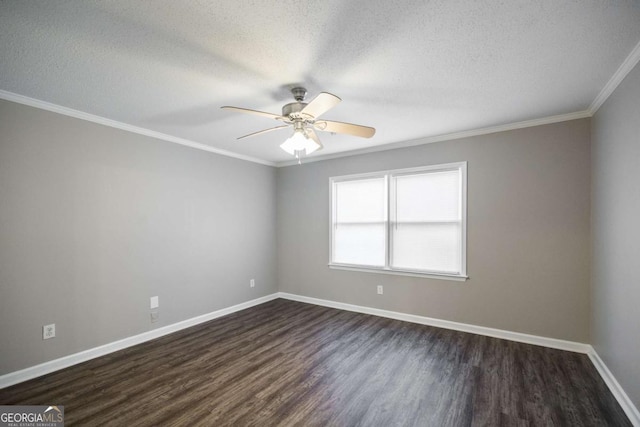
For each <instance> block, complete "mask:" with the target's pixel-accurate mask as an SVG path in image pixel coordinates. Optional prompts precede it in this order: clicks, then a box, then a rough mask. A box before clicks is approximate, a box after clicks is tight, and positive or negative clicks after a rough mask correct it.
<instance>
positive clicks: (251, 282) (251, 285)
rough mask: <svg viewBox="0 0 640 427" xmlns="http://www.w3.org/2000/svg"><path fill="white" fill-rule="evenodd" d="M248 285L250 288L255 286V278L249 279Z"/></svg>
mask: <svg viewBox="0 0 640 427" xmlns="http://www.w3.org/2000/svg"><path fill="white" fill-rule="evenodd" d="M249 287H250V288H255V287H256V280H255V279H251V280H249Z"/></svg>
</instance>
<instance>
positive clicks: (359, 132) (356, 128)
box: [313, 120, 376, 138]
mask: <svg viewBox="0 0 640 427" xmlns="http://www.w3.org/2000/svg"><path fill="white" fill-rule="evenodd" d="M313 126H314V127H315V128H316V129H318V130H322V131H325V132H333V133H346V134H348V135H353V136H359V137H362V138H371V137H372V136H373V135H374V134H375V133H376V130H375V129H374V128H372V127H369V126H361V125H354V124H351V123H343V122H333V121H329V120H322V121H319V122H315V123H314V125H313Z"/></svg>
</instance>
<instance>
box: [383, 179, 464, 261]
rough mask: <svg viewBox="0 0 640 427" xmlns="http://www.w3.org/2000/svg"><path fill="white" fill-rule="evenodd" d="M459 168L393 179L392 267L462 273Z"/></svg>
mask: <svg viewBox="0 0 640 427" xmlns="http://www.w3.org/2000/svg"><path fill="white" fill-rule="evenodd" d="M460 180H461V172H460V170H459V169H455V170H447V171H435V172H423V173H419V174H412V175H399V176H392V178H391V185H392V186H393V191H392V196H395V197H392V200H391V210H392V227H391V235H392V237H391V241H392V245H391V267H392V268H395V269H402V270H420V271H431V272H441V273H453V274H457V273H460V271H461V262H462V259H461V253H462V247H461V246H462V215H461V185H460Z"/></svg>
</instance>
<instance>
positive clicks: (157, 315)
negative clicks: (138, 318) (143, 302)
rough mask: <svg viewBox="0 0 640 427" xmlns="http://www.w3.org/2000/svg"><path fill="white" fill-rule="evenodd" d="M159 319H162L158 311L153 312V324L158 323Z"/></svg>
mask: <svg viewBox="0 0 640 427" xmlns="http://www.w3.org/2000/svg"><path fill="white" fill-rule="evenodd" d="M159 318H160V313H158V312H157V311H152V312H151V323H156V322H157V321H158V319H159Z"/></svg>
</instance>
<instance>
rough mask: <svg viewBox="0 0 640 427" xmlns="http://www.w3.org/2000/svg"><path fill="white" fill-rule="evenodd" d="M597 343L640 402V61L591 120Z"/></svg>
mask: <svg viewBox="0 0 640 427" xmlns="http://www.w3.org/2000/svg"><path fill="white" fill-rule="evenodd" d="M592 144H593V146H592V150H593V151H592V159H593V167H592V168H593V176H592V236H593V254H592V258H593V262H592V269H593V276H592V292H591V293H592V317H591V329H592V334H591V338H592V344H593V346H594V348H595V349H596V351H597V353H598V354H599V355H600V357H601V358H602V359H603V361H604V362H605V364H606V365H607V367H608V368H609V369H610V370H611V372H612V373H613V375H614V376H615V377H616V379H617V380H618V382H620V385H622V387H623V388H624V390H625V392H626V393H627V394H628V395H629V397H630V398H631V399H632V401H633V403H634V404H635V405H636V407H637V408H640V310H639V309H638V308H639V306H640V262H639V260H640V226H638V218H640V66H638V65H636V67H635V69H634V70H632V71H631V73H630V74H629V75H627V77H626V79H625V80H624V81H623V82H622V83H621V84H620V86H618V88H617V89H616V91H615V92H614V93H613V95H612V96H611V97H609V99H608V100H607V101H606V102H605V104H604V105H603V106H602V107H601V108H600V110H598V112H597V113H596V115H595V116H594V117H593V119H592Z"/></svg>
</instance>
